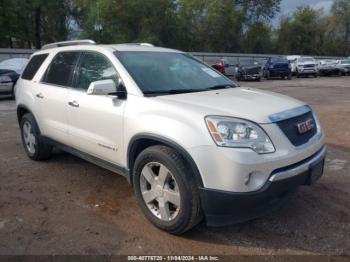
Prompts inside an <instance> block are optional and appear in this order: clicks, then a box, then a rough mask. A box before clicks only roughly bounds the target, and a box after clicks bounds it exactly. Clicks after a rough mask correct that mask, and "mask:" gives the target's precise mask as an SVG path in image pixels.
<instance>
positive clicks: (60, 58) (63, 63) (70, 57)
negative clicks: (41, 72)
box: [43, 52, 80, 86]
mask: <svg viewBox="0 0 350 262" xmlns="http://www.w3.org/2000/svg"><path fill="white" fill-rule="evenodd" d="M79 55H80V53H79V52H62V53H58V54H57V55H56V56H55V57H54V59H53V60H52V62H51V64H50V66H49V68H48V69H47V71H46V74H45V77H44V81H43V82H45V83H49V84H54V85H60V86H72V78H73V71H74V68H75V66H76V63H77V61H78V58H79Z"/></svg>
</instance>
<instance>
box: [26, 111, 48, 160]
mask: <svg viewBox="0 0 350 262" xmlns="http://www.w3.org/2000/svg"><path fill="white" fill-rule="evenodd" d="M20 128H21V138H22V143H23V146H24V150H25V151H26V154H27V156H28V157H29V158H30V159H32V160H36V161H40V160H46V159H48V158H50V156H51V152H52V146H51V145H49V144H47V143H45V141H44V140H43V138H42V137H41V135H40V131H39V127H38V125H37V123H36V121H35V118H34V116H33V115H32V114H30V113H27V114H25V115H24V116H23V117H22V119H21V121H20Z"/></svg>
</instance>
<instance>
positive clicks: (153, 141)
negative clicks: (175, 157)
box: [127, 133, 203, 188]
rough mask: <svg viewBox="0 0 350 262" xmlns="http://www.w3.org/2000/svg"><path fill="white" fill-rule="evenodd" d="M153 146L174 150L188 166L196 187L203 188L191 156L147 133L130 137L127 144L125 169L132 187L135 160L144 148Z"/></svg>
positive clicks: (172, 142)
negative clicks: (162, 146)
mask: <svg viewBox="0 0 350 262" xmlns="http://www.w3.org/2000/svg"><path fill="white" fill-rule="evenodd" d="M154 145H164V146H168V147H170V148H172V149H174V150H176V151H177V152H178V153H180V154H181V156H182V157H183V158H184V159H185V161H186V163H187V164H188V165H189V167H190V168H191V171H192V174H193V177H194V179H195V181H196V184H197V187H198V188H202V187H203V181H202V178H201V175H200V172H199V169H198V167H197V165H196V163H195V161H194V160H193V158H192V157H191V155H190V154H189V153H188V152H187V151H186V150H185V149H184V148H183V147H182V146H180V145H179V144H178V143H176V142H174V141H172V140H170V139H168V138H165V137H162V136H159V135H153V134H147V133H142V134H138V135H135V136H134V137H132V139H131V140H130V142H129V145H128V148H127V167H128V169H129V170H130V172H129V176H130V178H129V181H130V183H131V185H132V181H133V180H132V175H133V166H134V163H135V160H136V158H137V156H138V155H139V154H140V153H141V152H142V151H143V150H145V149H146V148H148V147H150V146H154Z"/></svg>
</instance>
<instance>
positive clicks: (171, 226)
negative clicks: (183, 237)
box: [133, 146, 202, 234]
mask: <svg viewBox="0 0 350 262" xmlns="http://www.w3.org/2000/svg"><path fill="white" fill-rule="evenodd" d="M133 170H134V171H133V185H134V191H135V195H136V198H137V201H138V204H139V206H140V208H141V210H142V212H143V213H144V215H145V217H146V218H147V219H148V220H149V221H150V222H151V223H152V224H154V225H155V226H156V227H158V228H160V229H162V230H164V231H167V232H169V233H172V234H182V233H184V232H186V231H188V230H189V229H191V228H192V227H194V226H195V225H196V224H198V223H199V222H200V221H201V220H202V212H201V207H200V200H199V193H198V189H197V186H196V183H195V181H194V178H193V175H192V173H191V171H190V168H188V166H187V164H186V162H185V161H184V159H183V157H182V156H181V155H180V154H179V153H178V152H176V151H175V150H173V149H171V148H169V147H166V146H151V147H149V148H147V149H145V150H144V151H142V152H141V153H140V154H139V155H138V157H137V158H136V161H135V165H134V168H133ZM160 170H163V172H160ZM157 172H158V174H157ZM160 173H163V175H162V176H161V177H162V178H163V179H162V178H160ZM145 174H146V175H145ZM164 174H167V175H164ZM146 177H148V178H147V179H146ZM165 177H167V178H165ZM162 181H168V182H166V183H163V182H162ZM170 182H171V183H170ZM159 183H160V184H159ZM167 183H168V184H167ZM170 186H173V188H171V187H170ZM153 188H154V189H153ZM161 192H163V193H161ZM167 192H171V193H172V194H170V195H172V196H173V198H172V199H174V200H176V201H173V203H171V202H170V201H167V200H166V198H167V195H168V193H167ZM175 195H177V196H179V197H175ZM145 198H147V199H148V200H147V201H146V200H145ZM146 202H147V203H146ZM162 202H163V204H161V203H162ZM157 206H158V207H157ZM160 206H163V208H159V207H160ZM161 210H163V212H161ZM164 210H166V211H164Z"/></svg>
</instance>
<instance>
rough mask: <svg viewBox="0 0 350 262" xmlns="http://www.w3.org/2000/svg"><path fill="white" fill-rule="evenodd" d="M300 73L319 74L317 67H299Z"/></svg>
mask: <svg viewBox="0 0 350 262" xmlns="http://www.w3.org/2000/svg"><path fill="white" fill-rule="evenodd" d="M298 73H299V74H303V75H312V74H317V69H316V68H310V67H309V68H307V67H306V68H299V67H298Z"/></svg>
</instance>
